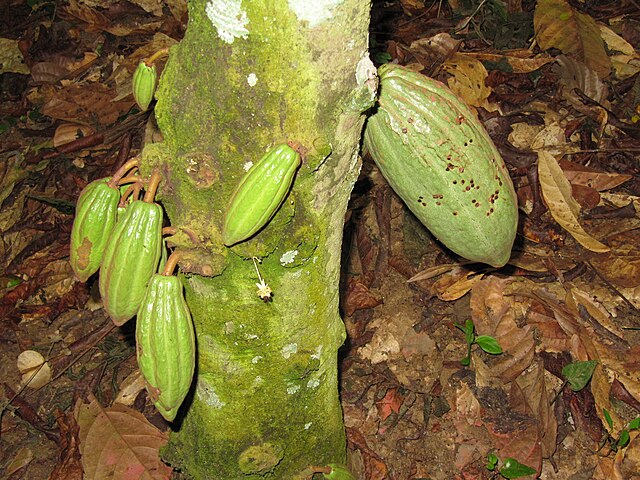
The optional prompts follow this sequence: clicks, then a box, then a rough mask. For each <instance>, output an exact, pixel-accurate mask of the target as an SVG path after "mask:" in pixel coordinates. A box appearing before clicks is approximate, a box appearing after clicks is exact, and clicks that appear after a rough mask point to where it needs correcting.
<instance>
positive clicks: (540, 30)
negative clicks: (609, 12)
mask: <svg viewBox="0 0 640 480" xmlns="http://www.w3.org/2000/svg"><path fill="white" fill-rule="evenodd" d="M533 28H534V30H535V38H536V41H537V42H538V44H539V45H540V47H541V48H543V49H544V50H547V49H550V48H557V49H558V50H560V51H562V52H563V53H566V54H571V55H573V56H574V57H575V58H577V59H578V60H581V61H583V62H585V63H586V64H587V65H588V66H589V67H590V68H591V69H593V70H595V71H596V72H598V75H599V76H600V78H605V77H607V76H608V75H609V73H610V71H611V63H610V61H609V57H608V56H607V52H606V51H605V48H604V42H603V41H602V37H601V36H600V29H599V28H598V25H597V24H596V22H595V20H594V19H593V18H591V17H590V16H589V15H586V14H584V13H580V12H578V11H576V10H575V9H574V8H573V7H572V6H571V5H570V4H569V2H567V1H566V0H539V1H538V2H537V4H536V9H535V13H534V17H533Z"/></svg>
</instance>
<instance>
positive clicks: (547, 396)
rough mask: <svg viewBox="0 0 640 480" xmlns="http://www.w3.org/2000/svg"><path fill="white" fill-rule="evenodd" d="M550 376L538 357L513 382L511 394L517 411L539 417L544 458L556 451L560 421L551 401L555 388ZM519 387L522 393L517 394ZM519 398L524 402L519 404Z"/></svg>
mask: <svg viewBox="0 0 640 480" xmlns="http://www.w3.org/2000/svg"><path fill="white" fill-rule="evenodd" d="M548 377H550V376H547V375H546V374H545V369H544V365H543V362H542V360H541V359H537V360H536V361H535V362H533V363H532V364H531V368H529V369H527V370H525V371H524V372H523V373H522V375H520V376H519V377H518V378H517V379H516V381H515V382H513V383H512V384H511V395H510V398H511V399H512V400H511V405H512V407H513V408H514V409H515V410H516V411H518V412H520V413H523V414H527V415H533V416H534V417H535V418H536V419H537V423H538V435H539V437H540V447H541V449H542V452H541V453H542V458H551V456H552V455H553V454H554V452H555V451H556V436H557V433H558V421H557V420H556V417H555V414H554V411H553V406H552V403H551V401H552V400H553V396H554V389H553V387H552V385H551V384H550V380H547V378H548ZM558 383H559V382H558ZM556 388H557V386H556ZM517 389H519V390H520V392H521V393H520V395H517V394H516V390H517ZM517 400H519V401H520V402H522V405H519V404H518V403H517Z"/></svg>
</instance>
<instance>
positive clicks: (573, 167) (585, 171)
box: [558, 159, 633, 192]
mask: <svg viewBox="0 0 640 480" xmlns="http://www.w3.org/2000/svg"><path fill="white" fill-rule="evenodd" d="M558 165H560V168H562V171H563V172H564V175H565V177H567V180H569V181H570V182H571V184H572V185H585V186H587V187H591V188H595V189H596V190H598V191H599V192H603V191H605V190H610V189H612V188H615V187H617V186H619V185H622V184H623V183H624V182H626V181H627V180H629V179H631V178H633V175H623V174H620V173H608V172H603V171H601V170H596V169H595V168H591V167H585V166H584V165H581V164H579V163H574V162H571V161H569V160H565V159H561V160H560V161H559V162H558Z"/></svg>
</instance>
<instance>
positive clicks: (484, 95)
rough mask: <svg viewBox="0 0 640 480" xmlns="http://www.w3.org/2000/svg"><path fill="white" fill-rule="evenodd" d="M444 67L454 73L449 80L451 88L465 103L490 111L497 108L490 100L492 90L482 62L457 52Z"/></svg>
mask: <svg viewBox="0 0 640 480" xmlns="http://www.w3.org/2000/svg"><path fill="white" fill-rule="evenodd" d="M442 68H443V69H444V70H445V71H447V72H449V73H450V74H451V75H453V77H451V78H449V80H448V81H447V83H448V85H449V88H450V89H451V91H452V92H454V93H455V94H456V95H458V96H459V97H460V98H462V99H463V100H464V101H465V103H467V104H469V105H473V106H474V107H482V108H484V109H485V110H487V111H490V112H492V111H495V110H496V106H495V105H493V106H492V105H491V104H489V101H488V99H489V95H491V91H492V90H491V88H489V87H487V85H486V84H485V79H486V78H487V75H488V73H487V69H486V68H484V65H483V64H482V62H480V61H479V60H477V59H475V58H473V57H470V56H467V55H465V54H462V53H456V54H454V55H453V56H452V57H451V58H450V59H449V60H447V61H446V62H445V63H444V64H443V65H442Z"/></svg>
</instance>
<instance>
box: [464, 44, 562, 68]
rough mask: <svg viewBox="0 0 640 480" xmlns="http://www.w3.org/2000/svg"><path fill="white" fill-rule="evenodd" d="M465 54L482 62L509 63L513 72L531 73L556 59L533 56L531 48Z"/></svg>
mask: <svg viewBox="0 0 640 480" xmlns="http://www.w3.org/2000/svg"><path fill="white" fill-rule="evenodd" d="M465 55H468V56H470V57H474V58H476V59H477V60H479V61H481V62H492V63H495V64H501V65H502V64H505V63H506V64H508V65H509V66H510V67H511V68H512V71H513V73H531V72H534V71H536V70H538V69H539V68H540V67H543V66H545V65H547V64H548V63H552V62H554V61H555V59H554V58H553V57H550V56H545V55H536V56H535V57H533V56H532V53H531V50H529V49H521V50H508V51H506V52H504V53H502V54H496V53H484V52H469V53H467V52H465Z"/></svg>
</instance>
